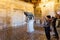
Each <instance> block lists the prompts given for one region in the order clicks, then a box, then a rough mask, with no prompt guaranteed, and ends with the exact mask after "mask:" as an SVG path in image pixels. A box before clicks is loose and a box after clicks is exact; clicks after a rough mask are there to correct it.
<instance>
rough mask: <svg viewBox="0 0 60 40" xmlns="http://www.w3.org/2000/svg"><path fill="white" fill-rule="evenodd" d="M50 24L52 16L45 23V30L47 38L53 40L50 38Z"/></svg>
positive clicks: (48, 16)
mask: <svg viewBox="0 0 60 40" xmlns="http://www.w3.org/2000/svg"><path fill="white" fill-rule="evenodd" d="M50 23H51V16H50V15H47V16H46V19H45V21H44V24H43V25H44V29H45V34H46V38H47V40H51V39H50V38H51V37H50Z"/></svg>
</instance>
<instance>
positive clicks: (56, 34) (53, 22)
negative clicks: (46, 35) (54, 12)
mask: <svg viewBox="0 0 60 40" xmlns="http://www.w3.org/2000/svg"><path fill="white" fill-rule="evenodd" d="M56 20H57V18H55V17H52V27H53V31H54V33H55V34H54V36H55V37H56V38H57V40H59V36H58V32H57V29H56Z"/></svg>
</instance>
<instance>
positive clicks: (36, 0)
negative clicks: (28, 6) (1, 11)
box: [22, 0, 41, 4]
mask: <svg viewBox="0 0 60 40" xmlns="http://www.w3.org/2000/svg"><path fill="white" fill-rule="evenodd" d="M22 1H25V2H29V3H33V4H34V3H39V2H41V0H22Z"/></svg>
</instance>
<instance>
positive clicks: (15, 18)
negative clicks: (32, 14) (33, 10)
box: [10, 10, 26, 26]
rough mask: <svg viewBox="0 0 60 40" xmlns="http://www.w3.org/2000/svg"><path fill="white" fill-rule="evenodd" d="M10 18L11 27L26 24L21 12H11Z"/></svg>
mask: <svg viewBox="0 0 60 40" xmlns="http://www.w3.org/2000/svg"><path fill="white" fill-rule="evenodd" d="M10 16H11V25H12V26H21V25H24V24H25V23H26V22H25V20H26V17H25V15H24V12H23V11H20V10H16V11H12V13H11V15H10Z"/></svg>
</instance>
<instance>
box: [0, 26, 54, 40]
mask: <svg viewBox="0 0 60 40" xmlns="http://www.w3.org/2000/svg"><path fill="white" fill-rule="evenodd" d="M34 28H35V31H34V32H32V33H28V32H27V26H26V25H24V26H23V27H18V28H11V27H10V28H7V29H4V30H0V40H46V37H45V34H44V28H43V27H38V26H35V27H34ZM51 40H55V38H53V37H52V38H51Z"/></svg>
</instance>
